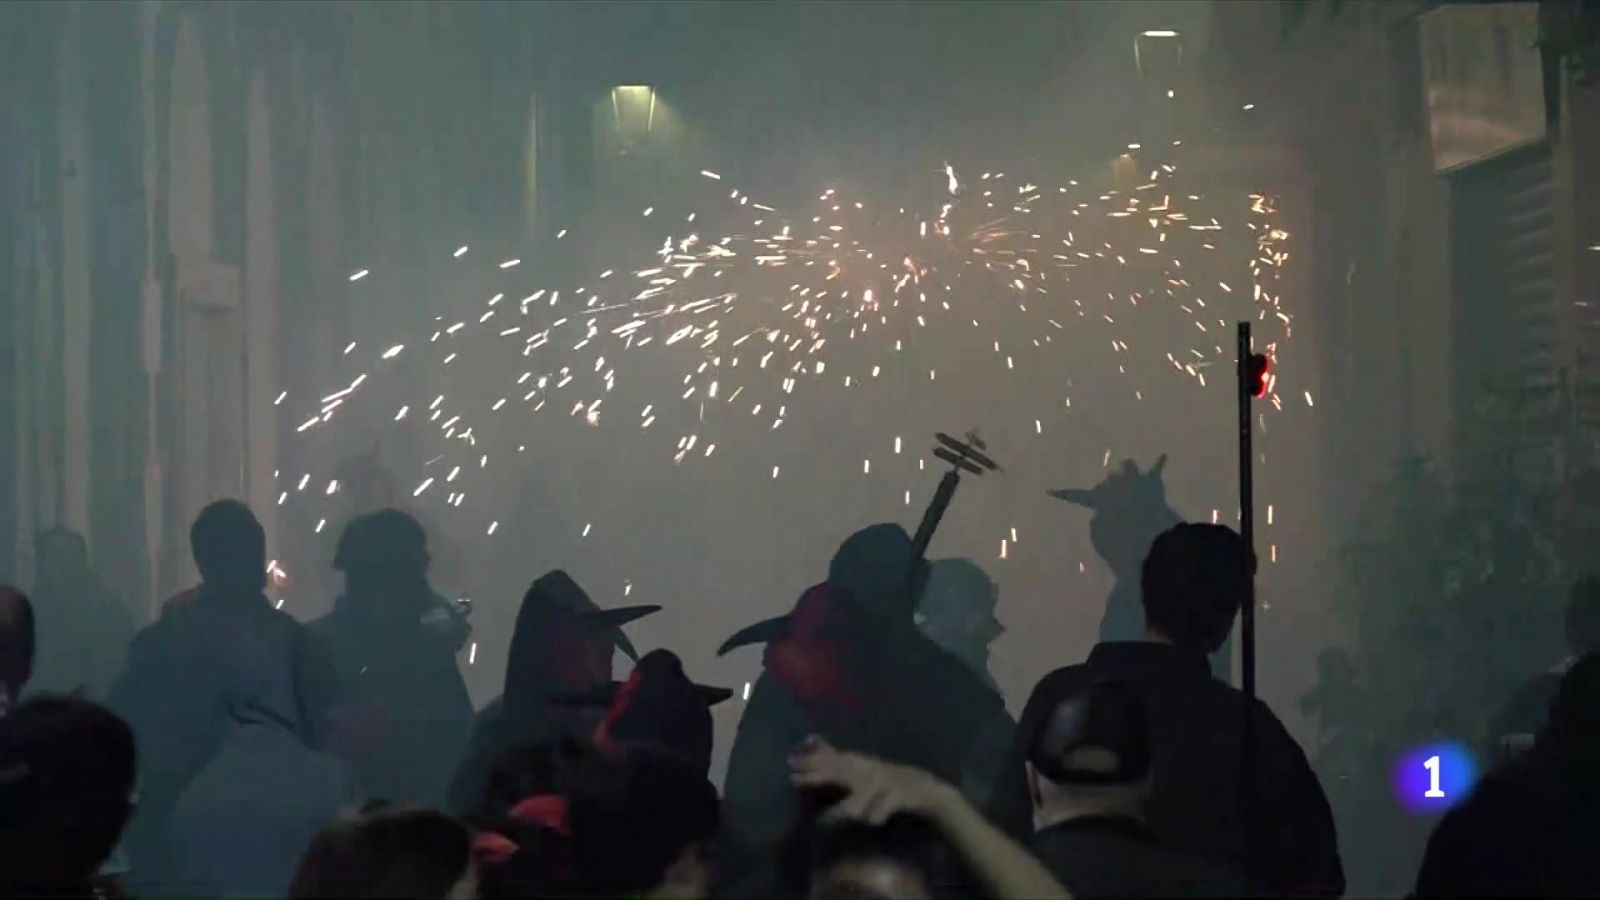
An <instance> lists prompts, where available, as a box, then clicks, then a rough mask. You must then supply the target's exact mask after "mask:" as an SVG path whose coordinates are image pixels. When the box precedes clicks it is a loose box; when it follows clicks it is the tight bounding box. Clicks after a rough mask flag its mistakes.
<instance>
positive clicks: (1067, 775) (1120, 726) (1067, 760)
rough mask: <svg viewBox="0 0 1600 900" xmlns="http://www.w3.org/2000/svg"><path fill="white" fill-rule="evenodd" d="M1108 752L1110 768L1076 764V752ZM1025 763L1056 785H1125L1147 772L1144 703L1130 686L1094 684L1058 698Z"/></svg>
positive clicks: (1147, 758)
mask: <svg viewBox="0 0 1600 900" xmlns="http://www.w3.org/2000/svg"><path fill="white" fill-rule="evenodd" d="M1090 748H1095V749H1099V750H1103V751H1106V752H1107V753H1109V754H1110V756H1111V757H1112V760H1113V762H1112V763H1111V765H1110V766H1109V767H1105V766H1088V765H1085V764H1084V763H1083V761H1082V760H1074V759H1073V757H1074V755H1075V754H1076V753H1077V752H1078V751H1080V750H1086V749H1090ZM1028 761H1029V762H1030V763H1032V764H1033V767H1034V769H1035V770H1037V771H1038V772H1039V774H1040V775H1041V776H1042V777H1043V778H1045V779H1046V780H1047V781H1052V782H1055V783H1057V784H1101V785H1106V784H1126V783H1128V782H1132V781H1138V780H1139V779H1141V778H1143V777H1144V776H1145V775H1146V774H1147V773H1148V772H1149V771H1150V742H1149V737H1148V734H1147V731H1146V726H1145V711H1144V703H1143V702H1142V701H1141V700H1140V699H1139V695H1138V694H1136V693H1135V692H1134V691H1133V690H1132V689H1131V688H1129V687H1127V686H1126V685H1122V684H1118V683H1113V682H1096V683H1094V684H1091V685H1089V686H1088V687H1086V688H1083V689H1081V690H1078V691H1074V692H1071V693H1068V694H1067V695H1065V696H1063V697H1062V698H1060V699H1059V700H1058V701H1057V702H1056V703H1055V705H1054V706H1053V707H1052V708H1051V710H1050V712H1049V713H1048V714H1047V715H1046V716H1045V719H1044V721H1043V722H1042V723H1041V724H1040V725H1039V730H1038V731H1037V732H1036V733H1035V734H1034V736H1033V739H1032V741H1030V743H1029V749H1028Z"/></svg>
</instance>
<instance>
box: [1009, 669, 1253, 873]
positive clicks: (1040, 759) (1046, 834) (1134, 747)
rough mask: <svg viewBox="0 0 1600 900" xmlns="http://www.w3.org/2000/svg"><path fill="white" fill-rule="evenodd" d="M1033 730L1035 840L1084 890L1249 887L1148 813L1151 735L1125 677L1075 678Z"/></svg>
mask: <svg viewBox="0 0 1600 900" xmlns="http://www.w3.org/2000/svg"><path fill="white" fill-rule="evenodd" d="M1073 690H1074V692H1073V693H1069V694H1067V695H1065V696H1063V697H1061V698H1060V699H1059V701H1058V702H1057V703H1056V705H1055V708H1054V709H1053V710H1052V711H1051V712H1050V714H1049V715H1048V716H1046V717H1045V718H1044V720H1043V721H1042V722H1041V723H1040V727H1039V730H1038V732H1037V733H1035V734H1034V735H1032V737H1031V738H1030V739H1029V740H1030V745H1029V746H1030V749H1029V752H1028V762H1027V772H1028V793H1029V794H1030V795H1031V797H1032V799H1033V827H1034V835H1033V838H1032V840H1031V841H1029V847H1030V849H1032V850H1033V853H1034V855H1035V856H1037V857H1038V858H1039V859H1040V860H1041V861H1043V862H1044V864H1045V865H1046V866H1048V867H1049V869H1050V871H1051V872H1053V873H1054V874H1055V876H1056V877H1057V878H1058V879H1060V881H1061V883H1062V884H1063V885H1065V886H1066V888H1067V890H1069V891H1070V892H1071V893H1072V895H1073V896H1074V897H1242V896H1247V895H1251V894H1253V893H1255V892H1254V891H1253V890H1252V889H1251V888H1250V887H1249V885H1248V882H1247V880H1246V879H1245V877H1244V876H1243V875H1241V874H1239V873H1237V872H1235V871H1233V870H1232V869H1230V868H1229V867H1228V866H1226V865H1224V864H1223V863H1220V862H1217V861H1214V860H1209V859H1206V858H1204V857H1201V856H1195V855H1192V854H1188V853H1183V852H1180V851H1177V850H1174V849H1172V848H1170V847H1167V846H1165V845H1163V844H1162V843H1161V841H1160V839H1158V838H1157V837H1156V835H1155V834H1154V833H1153V832H1152V831H1151V830H1150V828H1149V826H1148V825H1147V824H1146V823H1145V815H1144V807H1145V798H1146V797H1147V796H1148V795H1149V792H1150V769H1151V765H1150V741H1149V737H1148V734H1147V729H1146V726H1145V710H1144V704H1143V703H1142V702H1141V701H1140V700H1139V695H1138V694H1137V693H1135V692H1134V691H1132V690H1130V689H1129V688H1127V687H1125V686H1123V685H1120V684H1117V683H1116V682H1098V683H1095V684H1091V685H1089V686H1087V687H1085V688H1082V689H1081V690H1079V689H1076V688H1074V689H1073Z"/></svg>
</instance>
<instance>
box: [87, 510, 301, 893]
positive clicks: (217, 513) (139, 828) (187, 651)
mask: <svg viewBox="0 0 1600 900" xmlns="http://www.w3.org/2000/svg"><path fill="white" fill-rule="evenodd" d="M189 540H190V544H191V546H192V547H193V550H194V561H195V565H196V567H198V568H199V570H200V586H199V587H198V588H196V589H195V590H194V591H192V592H191V594H192V598H191V599H189V600H187V601H186V602H184V603H182V604H178V605H174V606H172V607H170V608H169V609H168V611H167V612H166V613H165V614H164V615H162V616H161V617H160V618H159V619H157V620H156V621H155V622H154V623H153V624H151V625H149V626H148V627H146V628H145V629H144V630H142V631H140V632H139V634H138V636H137V637H135V638H134V640H133V644H132V645H131V646H130V647H129V648H128V658H127V663H126V664H125V665H124V667H123V670H122V672H121V673H120V674H119V675H118V676H117V678H116V680H115V681H114V682H113V683H112V686H111V689H110V691H109V692H108V693H107V697H106V705H107V706H108V707H110V708H111V709H112V711H114V712H116V713H117V714H118V715H120V716H121V717H122V718H123V719H124V720H126V721H127V723H128V725H129V726H130V727H132V729H133V733H134V736H135V738H137V740H138V745H139V807H138V810H137V811H136V813H135V815H134V818H133V821H132V822H131V823H130V825H129V833H128V841H127V849H128V850H129V852H130V854H131V856H132V862H133V866H134V878H133V879H132V882H133V884H134V885H135V887H136V888H139V887H141V886H143V887H147V888H148V890H142V889H141V890H140V892H145V893H161V891H162V886H163V883H164V881H165V880H166V879H168V878H170V877H171V876H172V874H173V873H172V871H171V860H170V855H169V854H168V852H167V850H168V847H167V844H166V841H165V837H166V833H165V822H166V818H167V814H168V813H169V811H170V810H171V808H172V804H173V802H174V801H176V799H177V797H178V795H179V794H180V793H181V792H182V791H183V789H184V787H186V786H187V785H188V783H189V781H190V779H192V778H193V777H194V775H195V774H196V773H197V772H199V771H200V770H201V768H203V767H204V766H205V765H206V764H207V763H208V762H210V761H211V759H212V758H213V757H215V756H216V754H217V751H218V750H219V748H220V747H221V746H222V743H223V739H224V738H225V737H226V736H227V734H228V731H229V729H230V727H231V724H232V723H231V721H230V719H229V716H228V713H227V708H228V706H227V702H226V701H227V698H229V697H231V696H234V695H235V694H237V692H238V691H239V690H240V685H241V684H243V683H245V682H247V681H248V680H249V679H250V677H251V676H250V675H249V673H248V670H247V669H245V668H242V667H241V664H240V661H241V660H246V659H254V658H267V659H277V660H286V661H287V660H292V661H293V664H294V666H295V667H296V668H295V678H294V684H295V693H296V697H297V702H300V703H302V704H309V703H312V702H316V701H314V700H312V698H313V697H319V696H320V697H324V698H325V697H327V696H329V695H330V694H329V692H330V691H331V690H332V671H331V667H330V664H329V662H328V659H327V657H326V655H325V654H324V653H323V652H322V650H321V648H320V645H318V644H317V642H316V640H315V639H314V638H313V637H312V636H311V635H310V633H309V632H308V631H307V630H306V629H305V628H304V627H303V626H301V625H300V623H298V622H296V621H295V620H294V619H293V618H291V617H290V616H289V615H288V614H287V613H284V612H281V611H279V610H276V609H274V608H273V606H272V604H271V603H270V602H269V601H268V600H267V598H266V595H265V594H263V593H262V591H263V589H264V588H265V587H266V583H267V548H266V534H265V532H264V531H263V530H262V528H261V523H260V522H259V521H257V520H256V517H255V515H254V514H253V513H252V512H250V509H249V507H247V506H245V505H244V504H243V503H240V502H239V501H237V500H219V501H217V502H215V503H212V504H211V505H209V506H207V507H206V508H205V509H204V510H202V511H201V512H200V515H199V516H198V517H196V518H195V521H194V526H193V527H192V528H191V529H190V532H189Z"/></svg>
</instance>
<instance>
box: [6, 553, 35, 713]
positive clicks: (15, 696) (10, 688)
mask: <svg viewBox="0 0 1600 900" xmlns="http://www.w3.org/2000/svg"><path fill="white" fill-rule="evenodd" d="M33 649H34V623H33V604H31V603H29V602H28V597H27V595H26V594H24V593H22V592H21V591H19V590H17V589H16V588H14V587H12V586H11V585H9V584H0V718H5V715H6V713H8V712H10V711H11V708H12V707H14V706H16V705H17V701H18V700H19V699H21V697H22V689H23V688H24V687H25V686H27V684H28V680H29V679H30V678H31V677H32V676H33Z"/></svg>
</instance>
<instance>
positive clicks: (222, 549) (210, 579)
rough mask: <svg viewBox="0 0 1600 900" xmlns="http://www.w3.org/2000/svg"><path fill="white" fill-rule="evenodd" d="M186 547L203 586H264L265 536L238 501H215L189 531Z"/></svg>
mask: <svg viewBox="0 0 1600 900" xmlns="http://www.w3.org/2000/svg"><path fill="white" fill-rule="evenodd" d="M189 546H190V549H192V550H193V551H194V564H195V567H196V568H198V569H199V570H200V580H201V582H203V583H204V584H205V585H206V587H208V588H215V589H219V590H223V591H260V590H262V589H263V588H265V587H266V586H267V533H266V531H265V530H264V529H262V527H261V522H260V521H258V520H257V519H256V515H255V513H253V512H251V511H250V507H248V506H245V505H244V504H243V503H240V502H239V501H238V500H218V501H216V502H215V503H212V504H211V505H209V506H207V507H206V508H205V509H202V510H201V511H200V515H198V516H196V517H195V520H194V525H193V526H191V527H190V528H189Z"/></svg>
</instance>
